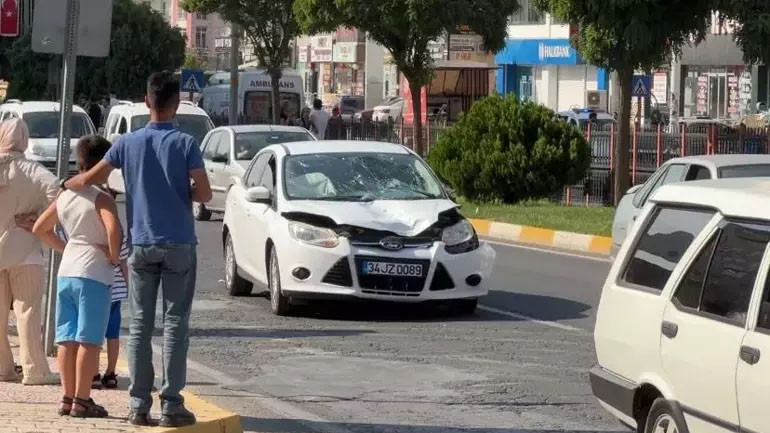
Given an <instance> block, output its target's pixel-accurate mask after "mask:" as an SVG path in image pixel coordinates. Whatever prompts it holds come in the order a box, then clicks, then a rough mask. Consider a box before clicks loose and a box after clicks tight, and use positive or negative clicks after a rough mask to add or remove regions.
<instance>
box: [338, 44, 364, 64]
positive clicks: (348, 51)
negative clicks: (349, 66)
mask: <svg viewBox="0 0 770 433" xmlns="http://www.w3.org/2000/svg"><path fill="white" fill-rule="evenodd" d="M357 51H358V42H337V43H336V44H334V62H336V63H356V61H357V56H356V54H357Z"/></svg>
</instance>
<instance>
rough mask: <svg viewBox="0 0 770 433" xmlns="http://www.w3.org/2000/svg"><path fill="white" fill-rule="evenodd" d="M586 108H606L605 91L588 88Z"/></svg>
mask: <svg viewBox="0 0 770 433" xmlns="http://www.w3.org/2000/svg"><path fill="white" fill-rule="evenodd" d="M586 108H591V109H594V110H606V109H607V91H606V90H589V91H587V92H586Z"/></svg>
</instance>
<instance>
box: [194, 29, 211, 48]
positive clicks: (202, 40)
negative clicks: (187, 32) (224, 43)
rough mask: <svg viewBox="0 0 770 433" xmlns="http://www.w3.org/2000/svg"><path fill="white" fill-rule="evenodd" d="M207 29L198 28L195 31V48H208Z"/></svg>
mask: <svg viewBox="0 0 770 433" xmlns="http://www.w3.org/2000/svg"><path fill="white" fill-rule="evenodd" d="M206 32H207V29H206V27H197V28H196V29H195V46H196V47H198V48H208V47H207V45H206Z"/></svg>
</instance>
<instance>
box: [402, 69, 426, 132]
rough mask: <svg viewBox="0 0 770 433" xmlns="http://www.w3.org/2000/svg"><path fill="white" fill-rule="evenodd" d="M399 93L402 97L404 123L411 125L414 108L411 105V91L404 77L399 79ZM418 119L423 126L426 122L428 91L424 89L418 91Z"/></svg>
mask: <svg viewBox="0 0 770 433" xmlns="http://www.w3.org/2000/svg"><path fill="white" fill-rule="evenodd" d="M401 93H402V94H403V96H404V123H405V124H407V125H411V124H413V123H414V106H413V104H412V89H411V88H410V87H409V81H407V80H406V77H404V76H402V77H401ZM420 111H421V112H422V113H421V115H420V118H421V119H422V124H423V125H424V124H425V123H426V122H427V121H428V91H427V89H426V88H425V87H423V88H422V89H420Z"/></svg>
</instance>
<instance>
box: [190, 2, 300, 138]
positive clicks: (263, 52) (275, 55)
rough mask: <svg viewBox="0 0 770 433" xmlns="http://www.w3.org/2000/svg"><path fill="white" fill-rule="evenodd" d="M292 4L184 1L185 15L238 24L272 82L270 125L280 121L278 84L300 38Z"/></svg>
mask: <svg viewBox="0 0 770 433" xmlns="http://www.w3.org/2000/svg"><path fill="white" fill-rule="evenodd" d="M293 4H294V0H249V1H242V0H183V3H182V7H184V9H185V10H187V11H191V12H192V11H194V12H200V13H207V14H208V13H214V12H216V13H218V14H219V15H220V16H222V18H224V19H225V20H227V21H229V22H231V23H236V24H238V25H239V26H240V27H241V29H242V30H243V32H244V34H245V35H246V37H247V38H248V39H249V41H250V42H251V44H252V46H253V47H254V54H255V55H256V57H257V60H258V61H259V64H260V65H261V66H262V67H264V68H265V70H266V71H267V73H268V75H270V78H271V82H272V97H273V99H272V106H273V110H272V111H273V123H276V124H277V123H280V121H281V113H280V106H281V96H280V90H281V88H280V80H281V77H282V76H283V68H284V67H285V66H286V63H287V62H288V61H289V59H290V57H291V46H290V42H291V41H293V40H294V39H295V38H296V37H297V36H299V25H298V24H297V20H296V19H295V16H294V11H293V9H292V5H293Z"/></svg>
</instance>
